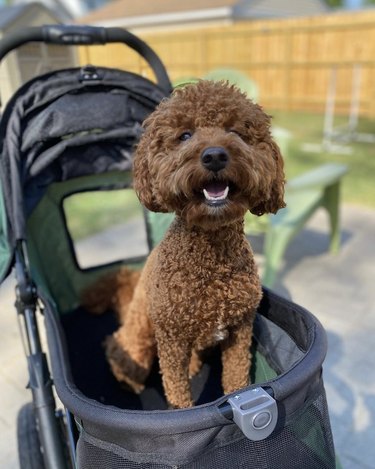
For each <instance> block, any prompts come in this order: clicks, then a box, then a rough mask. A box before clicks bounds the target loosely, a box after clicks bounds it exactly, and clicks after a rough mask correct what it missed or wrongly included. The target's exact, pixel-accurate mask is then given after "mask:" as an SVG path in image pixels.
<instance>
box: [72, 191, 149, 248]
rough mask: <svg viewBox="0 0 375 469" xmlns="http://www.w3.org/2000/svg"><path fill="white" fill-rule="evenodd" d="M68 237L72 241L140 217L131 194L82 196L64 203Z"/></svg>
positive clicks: (76, 196)
mask: <svg viewBox="0 0 375 469" xmlns="http://www.w3.org/2000/svg"><path fill="white" fill-rule="evenodd" d="M64 212H65V216H66V219H67V224H68V228H69V233H70V235H71V237H72V239H73V240H74V241H77V240H79V239H82V238H85V237H87V236H90V235H93V234H95V233H98V232H100V231H103V230H105V229H106V228H108V227H110V226H113V225H117V224H121V223H125V222H126V221H127V220H129V219H130V218H133V217H135V216H136V215H141V214H142V208H141V206H140V204H139V202H138V199H137V196H136V195H135V193H134V192H133V191H132V190H130V189H129V190H128V189H126V190H114V191H94V192H81V193H79V194H75V195H73V196H71V197H68V198H66V199H65V200H64Z"/></svg>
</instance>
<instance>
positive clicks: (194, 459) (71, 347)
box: [46, 290, 335, 469]
mask: <svg viewBox="0 0 375 469" xmlns="http://www.w3.org/2000/svg"><path fill="white" fill-rule="evenodd" d="M47 311H48V310H47ZM85 316H86V313H85V312H84V311H83V310H80V311H75V312H74V313H72V314H71V315H66V316H64V317H63V318H62V322H61V321H60V320H59V319H58V318H57V317H56V315H55V313H53V311H51V310H49V311H48V312H47V314H46V320H47V330H48V338H49V347H50V350H51V356H52V364H53V371H54V375H55V382H56V387H57V389H58V391H59V395H60V398H61V399H62V401H63V402H64V404H65V405H66V406H67V408H68V409H70V410H71V411H72V412H73V414H74V415H75V416H76V419H77V421H78V423H79V427H80V437H79V441H78V446H77V458H78V467H79V468H80V469H86V468H87V469H88V468H90V469H99V468H104V467H105V468H106V469H112V468H113V469H118V468H125V469H127V468H134V469H137V468H138V469H139V468H145V469H146V468H147V469H148V468H151V469H152V468H158V469H167V468H171V467H178V468H184V469H193V468H194V469H195V468H197V469H198V468H200V469H202V468H209V467H216V468H219V469H221V468H222V469H224V468H228V467H233V468H250V467H252V468H256V469H276V468H277V469H301V468H307V469H330V468H335V453H334V447H333V441H332V435H331V430H330V423H329V416H328V410H327V403H326V397H325V391H324V386H323V381H322V376H321V364H322V361H323V359H324V356H325V350H326V339H325V334H324V330H323V329H322V327H321V325H320V324H319V323H318V322H317V321H316V320H315V318H314V317H313V316H312V315H311V314H310V313H308V312H307V311H305V310H304V309H303V308H300V307H298V306H296V305H294V304H293V303H291V302H289V301H286V300H284V299H281V298H280V297H278V296H276V295H274V294H273V293H271V292H269V291H267V290H265V291H264V298H263V300H262V303H261V306H260V308H259V311H258V315H257V320H256V323H255V330H254V338H255V343H256V349H255V350H254V352H255V356H258V357H259V356H262V357H264V358H265V361H266V365H267V367H269V368H270V369H272V370H273V371H274V374H273V378H270V379H269V380H268V381H265V382H263V383H258V384H257V385H253V386H252V387H253V388H254V387H256V386H259V385H261V386H262V387H263V388H265V389H268V391H269V393H270V394H271V395H272V396H273V397H274V398H275V399H276V401H277V405H278V412H279V417H278V423H277V427H276V429H275V430H274V432H273V433H272V434H271V435H270V436H269V437H268V438H266V439H264V440H262V441H251V440H249V439H248V438H246V437H245V436H244V434H243V433H242V431H241V430H240V429H239V427H237V425H236V424H234V423H233V422H232V421H231V420H228V418H226V417H225V416H224V415H223V413H222V412H221V411H220V409H221V407H222V406H223V405H225V403H226V401H227V399H228V397H230V396H223V395H222V390H221V387H220V360H219V355H218V354H215V351H213V353H212V355H211V357H210V358H209V360H208V361H207V362H206V364H205V367H204V369H203V370H202V372H201V373H200V374H199V375H198V377H197V379H196V380H195V381H194V382H193V383H192V387H193V394H195V397H196V398H197V399H198V404H200V405H198V406H197V407H195V408H192V409H186V410H178V411H176V410H172V411H171V410H167V407H166V403H165V400H164V396H163V393H162V387H161V383H160V376H159V373H158V369H157V366H156V367H155V369H154V370H153V372H152V374H151V377H150V378H149V380H148V382H147V387H146V390H145V391H144V392H143V393H142V394H141V395H140V396H135V395H134V394H132V393H129V392H126V390H124V389H123V388H121V386H119V384H118V383H117V382H115V381H114V380H113V378H112V377H111V376H110V374H109V373H108V370H106V369H105V366H104V354H103V349H102V347H101V343H102V340H103V339H104V337H105V335H106V334H108V333H111V332H112V330H113V328H114V327H115V321H114V320H113V318H112V319H111V315H110V313H109V314H108V315H104V316H99V317H96V318H94V319H93V318H92V317H91V318H90V317H89V316H86V317H85ZM95 321H96V324H94V323H95ZM90 326H91V327H90ZM78 331H79V332H78ZM84 331H85V332H84ZM82 335H86V337H85V338H82ZM80 337H81V338H80ZM79 358H80V359H81V362H80V360H79ZM70 364H71V365H70ZM256 366H257V368H258V372H257V373H258V377H256V379H257V381H258V380H259V372H260V375H262V370H261V368H262V367H264V365H262V364H261V363H260V362H259V361H258V362H257V363H256ZM259 369H260V370H259ZM252 387H251V386H250V388H249V389H251V388H252ZM242 391H243V390H241V391H239V392H242Z"/></svg>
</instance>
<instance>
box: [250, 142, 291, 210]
mask: <svg viewBox="0 0 375 469" xmlns="http://www.w3.org/2000/svg"><path fill="white" fill-rule="evenodd" d="M268 143H269V146H270V149H271V152H272V157H273V159H274V161H275V175H274V178H273V180H272V186H271V191H270V196H269V198H268V199H266V200H263V201H262V202H260V203H259V204H258V205H256V206H255V207H253V208H252V209H251V210H250V212H251V213H253V214H254V215H258V216H260V215H263V214H264V213H276V212H277V211H278V210H279V209H281V208H284V207H285V206H286V204H285V202H284V186H285V174H284V161H283V158H282V156H281V153H280V149H279V147H278V145H277V144H276V143H275V142H274V141H273V140H270V141H269V142H268Z"/></svg>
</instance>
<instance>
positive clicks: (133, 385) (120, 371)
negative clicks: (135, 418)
mask: <svg viewBox="0 0 375 469" xmlns="http://www.w3.org/2000/svg"><path fill="white" fill-rule="evenodd" d="M104 345H105V350H106V357H107V360H108V362H109V364H110V367H111V370H112V373H113V374H114V376H115V378H116V379H117V381H120V382H121V383H124V384H125V385H126V386H128V387H129V388H130V389H131V390H132V391H133V392H135V393H136V394H140V393H141V392H142V391H143V390H144V388H145V386H144V381H145V380H146V378H147V376H148V371H149V370H146V369H145V368H143V367H142V366H141V365H140V364H139V363H137V362H136V361H135V360H134V359H132V357H131V354H130V353H129V352H128V351H127V350H124V349H123V348H122V347H121V345H120V344H119V343H118V342H117V340H116V335H115V334H114V335H112V336H110V337H107V339H106V340H105V343H104Z"/></svg>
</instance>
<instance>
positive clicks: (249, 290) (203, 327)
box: [152, 239, 259, 345]
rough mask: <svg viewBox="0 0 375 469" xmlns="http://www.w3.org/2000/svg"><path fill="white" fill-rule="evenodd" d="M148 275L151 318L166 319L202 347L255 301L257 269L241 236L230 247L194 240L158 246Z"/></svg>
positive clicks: (217, 337) (248, 310) (248, 311)
mask: <svg viewBox="0 0 375 469" xmlns="http://www.w3.org/2000/svg"><path fill="white" fill-rule="evenodd" d="M179 241H181V240H179ZM189 241H191V240H189ZM197 241H198V242H197ZM153 279H154V280H153V284H154V288H153V294H152V296H153V299H152V303H153V305H154V307H153V314H154V315H155V316H156V315H157V317H155V318H154V320H156V321H157V322H159V321H160V322H163V321H164V322H165V321H167V322H168V324H169V327H170V328H173V329H178V330H179V331H181V330H182V331H183V333H184V334H185V335H190V336H191V337H194V338H195V339H196V340H198V342H200V343H202V345H203V344H205V345H209V344H211V343H215V342H218V341H221V340H224V339H225V338H226V337H227V335H228V330H229V328H230V327H232V326H235V325H236V324H238V323H239V322H241V321H242V320H243V318H244V317H245V316H248V315H249V314H251V313H252V312H253V310H254V301H256V302H257V301H258V297H257V298H254V287H255V289H256V290H258V289H259V279H258V275H257V269H256V266H255V263H254V259H253V256H252V252H251V249H250V246H249V244H248V243H247V241H246V240H242V239H240V240H238V241H237V242H236V243H235V245H234V246H231V245H230V244H228V243H227V244H225V243H222V244H221V245H214V246H212V245H211V246H210V245H209V243H202V242H199V240H195V242H194V243H191V242H190V243H187V242H184V243H180V245H178V244H177V243H173V244H172V246H171V245H168V246H166V247H165V246H163V245H162V246H161V249H160V250H159V252H158V260H157V263H156V265H155V272H154V275H153Z"/></svg>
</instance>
